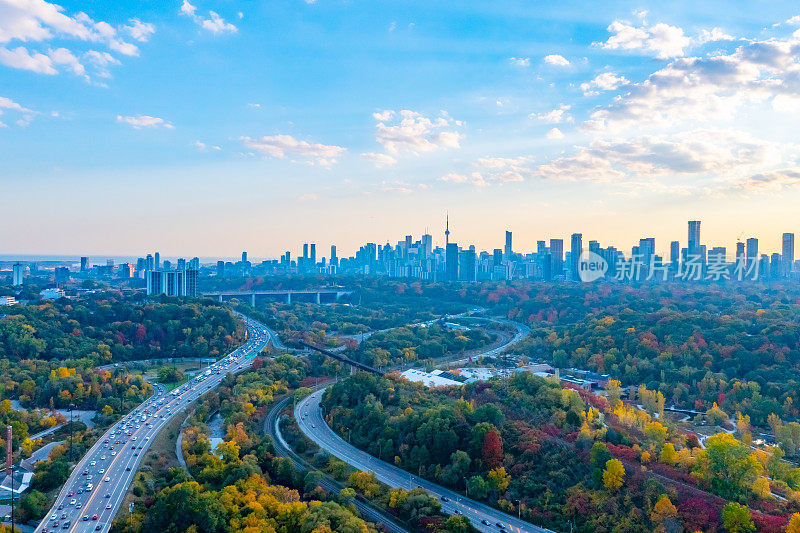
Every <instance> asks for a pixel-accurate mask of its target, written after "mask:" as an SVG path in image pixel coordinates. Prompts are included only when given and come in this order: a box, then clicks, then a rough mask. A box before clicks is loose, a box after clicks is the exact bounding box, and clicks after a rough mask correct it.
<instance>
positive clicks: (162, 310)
mask: <svg viewBox="0 0 800 533" xmlns="http://www.w3.org/2000/svg"><path fill="white" fill-rule="evenodd" d="M243 335H244V327H243V326H241V325H239V324H237V322H236V320H235V318H234V316H233V314H232V313H231V312H230V310H229V309H227V308H225V307H221V306H219V305H218V304H217V303H216V302H213V301H211V300H191V301H182V300H180V299H177V298H167V297H163V298H159V299H149V298H147V297H146V296H145V295H144V294H142V293H122V292H117V291H98V292H95V293H88V294H86V295H84V296H82V297H81V298H80V299H76V300H69V299H64V298H62V299H60V300H55V301H44V302H42V303H35V304H31V305H15V306H10V307H7V308H5V309H4V314H3V315H2V317H0V357H2V358H6V359H11V360H13V361H19V360H23V359H45V360H52V359H55V360H64V359H84V358H86V359H89V360H91V361H92V362H93V363H95V364H98V365H101V364H105V363H111V362H120V361H129V360H136V359H153V358H162V357H217V356H221V355H223V354H224V353H227V352H228V351H230V350H231V349H232V348H233V347H235V345H236V344H238V343H240V342H241V341H242V339H243Z"/></svg>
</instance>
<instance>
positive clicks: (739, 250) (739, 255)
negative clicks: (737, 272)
mask: <svg viewBox="0 0 800 533" xmlns="http://www.w3.org/2000/svg"><path fill="white" fill-rule="evenodd" d="M736 260H737V261H744V243H743V242H741V241H737V242H736Z"/></svg>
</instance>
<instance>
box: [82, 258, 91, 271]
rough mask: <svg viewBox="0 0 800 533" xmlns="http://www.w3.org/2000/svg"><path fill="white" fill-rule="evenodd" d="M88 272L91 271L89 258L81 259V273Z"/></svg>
mask: <svg viewBox="0 0 800 533" xmlns="http://www.w3.org/2000/svg"><path fill="white" fill-rule="evenodd" d="M87 270H89V258H88V257H81V272H86V271H87Z"/></svg>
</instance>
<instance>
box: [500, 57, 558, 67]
mask: <svg viewBox="0 0 800 533" xmlns="http://www.w3.org/2000/svg"><path fill="white" fill-rule="evenodd" d="M548 57H549V56H548ZM508 61H509V62H510V63H511V64H512V65H514V66H517V67H529V66H530V64H531V58H529V57H510V58H508Z"/></svg>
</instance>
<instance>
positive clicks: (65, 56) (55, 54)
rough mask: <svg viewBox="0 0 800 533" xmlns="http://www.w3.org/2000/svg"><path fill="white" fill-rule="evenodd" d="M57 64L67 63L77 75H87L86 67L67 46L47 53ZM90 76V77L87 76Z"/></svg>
mask: <svg viewBox="0 0 800 533" xmlns="http://www.w3.org/2000/svg"><path fill="white" fill-rule="evenodd" d="M47 55H48V56H50V59H51V60H52V61H53V64H55V65H66V66H67V68H69V70H71V71H72V72H73V73H74V74H75V75H76V76H84V77H87V76H86V68H85V67H84V66H83V65H82V64H81V62H80V61H78V58H77V57H75V55H73V53H72V52H70V51H69V50H67V49H66V48H57V49H55V50H50V51H49V52H48V53H47ZM87 78H88V77H87Z"/></svg>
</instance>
